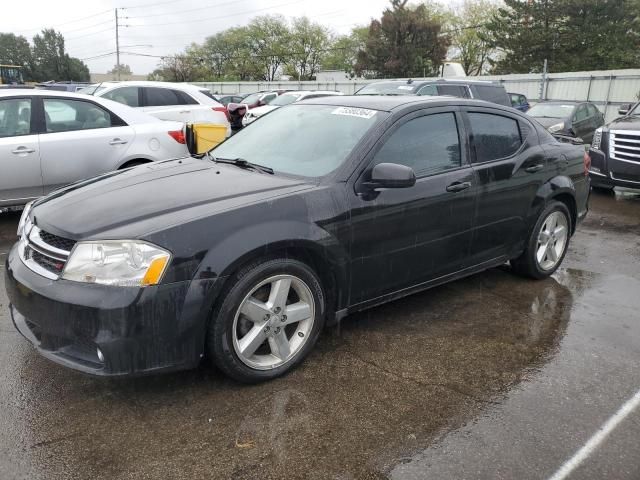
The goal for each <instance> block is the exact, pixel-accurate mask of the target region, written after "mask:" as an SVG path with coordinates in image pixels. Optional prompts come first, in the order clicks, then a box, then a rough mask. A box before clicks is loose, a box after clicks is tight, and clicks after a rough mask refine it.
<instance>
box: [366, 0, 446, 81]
mask: <svg viewBox="0 0 640 480" xmlns="http://www.w3.org/2000/svg"><path fill="white" fill-rule="evenodd" d="M407 2H408V0H391V8H387V9H386V10H385V11H384V12H383V14H382V18H381V19H380V20H372V22H371V25H370V26H369V35H368V38H367V41H366V44H365V48H364V50H361V51H360V52H359V53H358V60H357V63H356V66H355V70H356V72H357V73H358V74H364V75H365V76H368V77H415V76H423V75H436V74H437V72H438V68H439V66H440V65H442V63H443V62H444V60H445V58H446V54H447V49H448V48H449V45H450V43H451V40H450V38H449V36H447V35H446V34H443V33H442V24H443V22H444V20H445V15H444V12H443V11H442V10H441V8H440V7H437V6H435V5H434V4H428V3H422V4H420V5H417V6H407Z"/></svg>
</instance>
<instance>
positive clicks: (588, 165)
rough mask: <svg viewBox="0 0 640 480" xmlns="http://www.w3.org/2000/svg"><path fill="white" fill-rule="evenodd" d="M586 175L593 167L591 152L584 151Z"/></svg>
mask: <svg viewBox="0 0 640 480" xmlns="http://www.w3.org/2000/svg"><path fill="white" fill-rule="evenodd" d="M583 160H584V175H585V177H586V176H589V170H590V169H591V156H590V155H589V152H584V157H583Z"/></svg>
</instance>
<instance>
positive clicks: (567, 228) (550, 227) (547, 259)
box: [511, 201, 572, 279]
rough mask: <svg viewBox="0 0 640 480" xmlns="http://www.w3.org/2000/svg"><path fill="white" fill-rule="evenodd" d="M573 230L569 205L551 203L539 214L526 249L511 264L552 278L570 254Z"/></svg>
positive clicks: (518, 270) (539, 276) (530, 273)
mask: <svg viewBox="0 0 640 480" xmlns="http://www.w3.org/2000/svg"><path fill="white" fill-rule="evenodd" d="M571 231H572V226H571V214H570V213H569V209H568V208H567V206H566V205H565V204H564V203H562V202H557V201H553V202H551V203H549V204H548V205H547V206H546V207H545V209H544V210H543V211H542V213H541V214H540V216H539V217H538V221H537V222H536V224H535V226H534V228H533V230H532V232H531V235H530V236H529V239H528V240H527V245H526V248H525V250H524V252H523V253H522V255H520V256H519V257H518V258H516V259H513V260H511V267H512V268H513V270H514V271H515V272H516V273H519V274H521V275H525V276H527V277H531V278H535V279H543V278H547V277H549V276H550V275H551V274H553V272H555V271H556V270H557V269H558V267H559V266H560V264H561V263H562V260H563V259H564V256H565V255H566V253H567V249H568V247H569V239H570V238H571Z"/></svg>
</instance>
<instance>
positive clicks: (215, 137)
mask: <svg viewBox="0 0 640 480" xmlns="http://www.w3.org/2000/svg"><path fill="white" fill-rule="evenodd" d="M193 135H194V137H195V140H196V152H195V153H205V152H207V151H209V150H211V149H212V148H213V147H215V146H217V145H218V144H220V143H222V141H223V140H224V139H225V138H227V127H226V126H225V125H214V124H211V123H194V124H193Z"/></svg>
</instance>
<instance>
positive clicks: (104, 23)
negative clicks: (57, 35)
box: [62, 20, 113, 35]
mask: <svg viewBox="0 0 640 480" xmlns="http://www.w3.org/2000/svg"><path fill="white" fill-rule="evenodd" d="M111 22H113V20H106V21H104V22H100V23H95V24H93V25H88V26H86V27H80V28H75V29H73V30H65V31H64V32H62V33H63V35H66V34H67V33H73V32H79V31H80V30H86V29H88V28H93V27H99V26H100V25H106V24H107V23H111Z"/></svg>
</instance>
